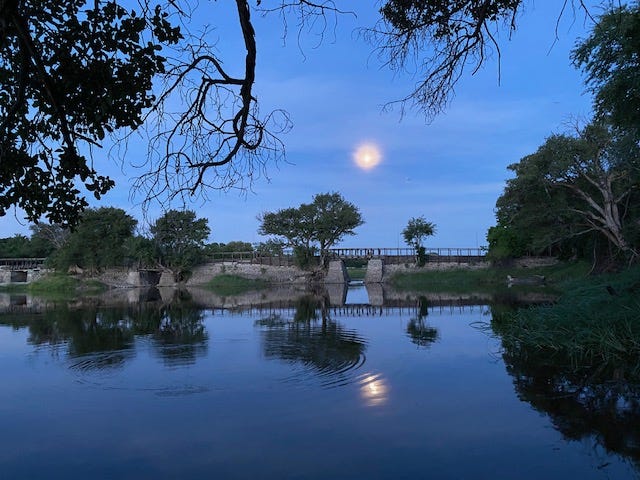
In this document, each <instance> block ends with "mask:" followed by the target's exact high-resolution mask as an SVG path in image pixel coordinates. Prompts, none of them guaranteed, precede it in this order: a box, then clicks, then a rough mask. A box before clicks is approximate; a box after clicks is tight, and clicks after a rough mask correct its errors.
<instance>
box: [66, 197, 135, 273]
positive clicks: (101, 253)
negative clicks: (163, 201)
mask: <svg viewBox="0 0 640 480" xmlns="http://www.w3.org/2000/svg"><path fill="white" fill-rule="evenodd" d="M137 223H138V222H137V220H135V219H134V218H133V217H131V216H130V215H128V214H127V213H126V212H125V211H124V210H122V209H120V208H114V207H101V208H97V209H94V208H89V209H87V210H85V211H84V212H83V213H82V216H81V217H80V223H78V225H77V227H76V228H75V230H73V232H72V233H71V234H70V235H69V238H68V239H67V241H66V242H65V243H64V245H63V246H62V248H60V249H59V250H58V251H57V252H56V253H55V254H54V256H53V263H54V265H55V267H56V268H58V269H67V268H68V267H70V266H72V265H77V266H79V267H81V268H85V269H88V270H91V271H96V270H100V269H103V268H106V267H112V266H117V265H123V264H124V263H125V259H126V257H127V252H126V247H125V245H126V242H127V240H128V239H130V238H132V237H133V232H134V229H135V227H136V224H137Z"/></svg>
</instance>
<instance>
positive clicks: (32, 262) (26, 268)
mask: <svg viewBox="0 0 640 480" xmlns="http://www.w3.org/2000/svg"><path fill="white" fill-rule="evenodd" d="M45 260H46V259H45V258H0V284H7V283H29V282H32V281H33V280H36V279H38V278H40V276H41V271H42V270H43V269H44V262H45Z"/></svg>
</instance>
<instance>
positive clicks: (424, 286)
mask: <svg viewBox="0 0 640 480" xmlns="http://www.w3.org/2000/svg"><path fill="white" fill-rule="evenodd" d="M588 273H589V265H588V264H586V263H582V262H574V263H558V264H555V265H546V266H531V267H522V266H515V267H488V268H481V269H450V270H423V271H421V270H417V271H415V272H411V273H396V274H395V275H393V276H392V277H391V278H390V280H389V284H390V285H391V287H393V288H394V289H396V290H400V291H410V292H459V293H467V292H476V293H495V292H496V291H500V290H503V289H506V288H508V280H507V278H508V276H511V277H513V278H517V279H529V278H532V279H538V278H540V277H544V282H540V285H538V286H536V288H546V289H549V290H553V291H555V292H556V293H562V291H563V290H564V289H565V288H566V286H567V285H568V284H567V283H566V282H568V281H569V280H574V279H580V278H585V277H587V276H588ZM514 288H521V286H519V285H516V286H514ZM526 288H529V286H527V287H526Z"/></svg>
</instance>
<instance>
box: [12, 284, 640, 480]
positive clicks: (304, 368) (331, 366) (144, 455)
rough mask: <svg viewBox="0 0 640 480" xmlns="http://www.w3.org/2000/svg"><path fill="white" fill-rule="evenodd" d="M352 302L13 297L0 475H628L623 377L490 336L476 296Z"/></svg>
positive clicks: (633, 440) (629, 399)
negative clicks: (538, 358)
mask: <svg viewBox="0 0 640 480" xmlns="http://www.w3.org/2000/svg"><path fill="white" fill-rule="evenodd" d="M363 299H364V300H365V301H366V294H363V292H362V291H354V292H350V295H349V297H348V302H349V303H351V305H346V306H343V307H329V306H327V305H326V302H325V303H322V302H319V301H318V300H317V299H316V298H311V297H307V298H303V299H301V300H298V301H297V302H294V303H291V304H289V305H285V304H283V305H281V306H282V307H284V308H277V306H274V305H271V306H265V307H263V308H253V309H250V310H242V309H236V310H233V311H231V310H223V309H219V308H211V307H206V308H203V307H202V305H200V306H198V305H197V304H195V303H194V302H193V301H190V300H189V299H188V296H187V298H182V299H176V301H174V302H173V303H167V302H166V301H164V302H163V301H162V300H160V299H159V298H150V299H149V298H148V299H146V300H149V301H146V302H143V303H133V304H129V305H124V306H122V305H121V306H119V307H104V306H95V307H83V308H77V307H75V306H65V307H60V308H56V309H45V310H40V309H38V308H31V311H30V308H29V307H28V305H20V303H24V302H22V301H21V300H20V299H13V305H12V306H11V308H7V309H5V310H6V311H7V312H9V313H3V314H0V365H1V368H2V373H0V381H1V383H0V385H1V387H0V429H1V430H0V432H1V436H0V478H2V479H5V478H6V479H14V478H16V479H21V478H25V479H40V478H42V479H50V478H135V479H140V478H221V479H227V478H229V479H233V478H240V479H245V478H246V479H249V478H251V479H254V478H255V479H272V478H273V479H287V478H292V479H298V478H299V479H307V478H322V479H359V478H362V479H378V478H384V479H387V478H388V479H403V478H407V479H408V478H411V479H419V478H429V479H467V478H469V479H476V478H477V479H485V478H486V479H556V478H557V479H566V478H579V479H609V478H610V479H627V478H637V477H638V471H639V469H638V466H639V465H640V463H639V459H640V441H639V439H640V423H639V422H638V419H639V418H640V413H639V412H640V405H639V403H638V401H637V399H638V397H637V390H636V389H634V387H633V386H630V385H626V384H623V383H620V382H618V383H616V384H615V385H610V384H606V383H605V384H598V385H590V384H585V382H584V381H582V380H581V381H580V383H581V384H580V385H577V384H575V383H578V381H577V380H574V379H572V377H571V376H570V375H569V374H567V373H566V372H564V371H563V370H562V369H561V368H557V369H549V367H548V365H546V366H544V367H541V366H540V365H538V364H535V363H531V362H529V363H527V361H526V359H525V360H523V358H522V355H521V354H522V352H513V351H511V352H506V351H504V350H503V348H502V347H501V343H500V339H499V338H494V336H492V335H491V334H490V332H489V331H487V324H488V322H490V319H491V307H489V306H487V305H474V304H472V303H473V302H469V301H464V302H457V303H456V302H453V301H448V302H447V301H444V302H437V301H426V300H424V299H423V301H421V302H415V301H407V302H406V305H402V304H398V302H396V304H395V305H393V306H390V307H388V308H383V307H370V306H366V305H363V303H364V301H363ZM322 305H324V307H325V308H321V306H322ZM572 382H575V383H572Z"/></svg>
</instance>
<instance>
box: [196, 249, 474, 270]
mask: <svg viewBox="0 0 640 480" xmlns="http://www.w3.org/2000/svg"><path fill="white" fill-rule="evenodd" d="M327 252H328V254H329V256H330V257H333V258H342V259H371V258H382V259H384V260H385V261H386V262H388V263H403V262H414V261H415V259H416V251H415V249H414V248H379V247H376V248H330V249H328V251H327ZM425 254H426V258H425V260H426V262H427V263H467V262H477V261H483V260H485V256H486V251H485V249H482V248H472V247H440V248H427V249H426V250H425ZM207 259H208V260H209V261H210V262H214V263H215V262H242V263H254V264H259V265H278V266H288V265H293V264H294V263H295V256H294V255H293V252H291V251H285V252H284V253H283V254H282V255H269V254H265V253H262V252H255V251H254V252H216V253H210V254H209V255H208V256H207Z"/></svg>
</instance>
